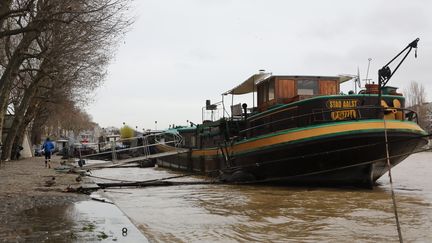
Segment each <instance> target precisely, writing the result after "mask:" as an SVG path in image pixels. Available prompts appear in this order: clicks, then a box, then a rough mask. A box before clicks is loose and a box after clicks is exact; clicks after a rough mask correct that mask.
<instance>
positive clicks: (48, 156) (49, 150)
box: [42, 137, 54, 168]
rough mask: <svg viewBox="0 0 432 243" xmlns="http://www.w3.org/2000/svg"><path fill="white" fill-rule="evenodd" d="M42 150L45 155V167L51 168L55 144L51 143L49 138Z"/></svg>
mask: <svg viewBox="0 0 432 243" xmlns="http://www.w3.org/2000/svg"><path fill="white" fill-rule="evenodd" d="M42 149H43V151H44V154H45V167H47V166H48V168H51V153H52V151H53V150H54V144H53V143H52V142H51V140H50V138H49V137H47V138H46V139H45V142H44V143H43V145H42Z"/></svg>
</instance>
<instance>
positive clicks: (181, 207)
mask: <svg viewBox="0 0 432 243" xmlns="http://www.w3.org/2000/svg"><path fill="white" fill-rule="evenodd" d="M94 173H95V174H96V175H97V176H101V177H107V178H117V179H125V180H148V179H154V178H163V177H169V176H173V175H176V174H179V173H178V172H173V171H170V170H166V169H161V168H145V169H139V168H125V169H118V168H116V169H104V170H99V171H94ZM200 179H202V178H199V177H185V178H183V180H200ZM179 180H181V179H175V181H179ZM393 180H394V187H395V192H396V198H397V204H398V211H399V220H400V222H401V227H402V234H403V237H404V240H405V241H407V242H432V153H420V154H414V155H412V156H410V157H409V158H408V159H406V160H405V161H404V162H402V163H401V164H400V165H398V166H397V167H396V168H394V169H393ZM388 181H389V180H388V176H387V174H386V175H384V176H383V177H382V178H381V179H380V180H379V185H378V186H377V187H376V188H374V189H373V190H363V189H355V188H333V189H332V188H299V187H281V186H240V185H239V186H236V185H188V186H172V187H149V188H140V189H109V190H106V192H105V193H106V194H107V195H108V196H109V197H110V198H111V199H112V200H114V202H115V203H116V204H117V205H118V206H119V207H120V208H121V209H122V211H123V212H124V213H126V214H127V215H128V216H129V217H130V218H131V219H132V220H133V221H134V222H135V223H136V225H137V226H138V228H139V229H140V230H141V231H142V232H143V233H144V234H145V236H146V237H147V238H148V239H149V240H150V241H152V242H316V241H320V242H350V241H356V242H359V241H360V242H398V236H397V231H396V225H395V218H394V213H393V207H392V201H391V195H390V190H389V188H390V185H389V182H388Z"/></svg>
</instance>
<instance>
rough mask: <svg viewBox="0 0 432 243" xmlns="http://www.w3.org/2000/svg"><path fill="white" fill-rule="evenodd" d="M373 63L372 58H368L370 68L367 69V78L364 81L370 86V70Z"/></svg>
mask: <svg viewBox="0 0 432 243" xmlns="http://www.w3.org/2000/svg"><path fill="white" fill-rule="evenodd" d="M371 61H372V58H370V57H369V58H368V67H367V71H366V78H365V79H364V81H365V83H366V84H369V83H370V81H371V80H372V79H371V78H368V77H369V68H370V63H371Z"/></svg>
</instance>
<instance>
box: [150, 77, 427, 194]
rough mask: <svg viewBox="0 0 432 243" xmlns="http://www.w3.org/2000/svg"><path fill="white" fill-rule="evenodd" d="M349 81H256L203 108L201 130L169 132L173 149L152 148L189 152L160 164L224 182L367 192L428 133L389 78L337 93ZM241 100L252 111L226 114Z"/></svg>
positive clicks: (242, 107) (241, 108)
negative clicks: (247, 100)
mask: <svg viewBox="0 0 432 243" xmlns="http://www.w3.org/2000/svg"><path fill="white" fill-rule="evenodd" d="M349 79H350V77H346V76H308V75H272V74H270V73H265V72H260V73H258V74H254V75H252V76H251V77H249V78H248V79H246V80H245V81H244V82H242V83H241V84H240V85H238V86H236V87H234V88H233V89H231V90H229V91H227V92H225V93H223V94H222V97H223V98H222V102H219V103H217V104H211V103H210V102H209V101H208V102H207V103H206V106H205V107H203V113H209V114H210V115H209V116H206V115H203V122H202V123H201V124H199V125H196V124H193V123H191V125H190V126H187V127H173V128H171V129H169V130H167V131H166V132H165V133H164V135H163V137H164V138H163V139H164V141H173V142H172V143H169V142H167V143H166V144H165V145H158V146H157V148H158V149H159V150H162V151H167V150H174V149H179V148H182V150H183V151H187V152H183V153H179V154H176V155H171V156H167V157H163V158H159V159H158V161H157V163H158V165H159V166H161V167H168V168H173V169H179V170H185V171H191V172H198V173H202V174H206V175H209V176H214V177H219V178H220V179H221V180H225V181H228V182H248V183H249V182H278V183H287V184H294V185H319V186H320V185H322V186H325V185H330V186H332V185H353V186H362V187H372V186H373V185H374V184H375V182H376V180H377V179H378V178H380V177H381V176H382V175H383V174H384V173H386V172H387V171H388V169H389V166H388V161H389V164H390V165H391V166H392V167H393V166H395V165H397V164H398V163H400V162H401V161H403V160H404V159H405V158H406V157H408V156H409V155H410V154H411V153H412V152H414V151H416V150H417V149H419V148H420V147H422V146H424V145H425V144H426V143H427V138H426V137H425V135H426V132H425V131H424V130H423V129H422V128H420V127H419V125H418V124H417V121H416V119H417V115H416V113H415V112H414V111H412V110H408V109H406V108H405V98H404V96H403V95H402V94H401V93H398V92H397V88H395V87H390V86H385V84H386V81H388V79H389V78H388V77H387V80H386V77H384V78H383V77H381V76H380V82H379V83H378V84H374V83H370V84H366V86H365V89H363V90H361V91H360V92H358V93H354V92H350V94H346V95H345V94H341V92H340V84H341V83H343V82H346V81H348V80H349ZM245 94H251V97H253V101H252V107H249V106H248V105H247V104H246V103H244V104H231V106H230V108H228V109H227V107H226V106H225V103H226V102H225V101H226V100H227V96H228V97H229V96H230V95H232V96H234V95H245ZM255 97H257V98H256V105H255ZM228 107H229V106H228ZM218 114H219V116H218ZM386 141H387V142H386ZM386 145H388V146H386ZM387 148H388V155H387Z"/></svg>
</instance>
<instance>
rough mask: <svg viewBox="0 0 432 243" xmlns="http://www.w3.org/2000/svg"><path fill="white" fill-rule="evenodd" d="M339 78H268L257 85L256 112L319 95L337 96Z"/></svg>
mask: <svg viewBox="0 0 432 243" xmlns="http://www.w3.org/2000/svg"><path fill="white" fill-rule="evenodd" d="M340 81H341V77H330V76H329V77H321V76H270V77H268V78H266V79H264V80H262V81H260V82H259V83H257V85H256V86H257V98H258V106H257V107H258V111H260V112H262V111H266V110H268V109H269V108H271V107H273V106H275V105H277V104H288V103H291V102H294V101H299V100H304V99H308V98H311V97H314V96H319V95H336V94H339V92H340V88H339V83H340Z"/></svg>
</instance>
